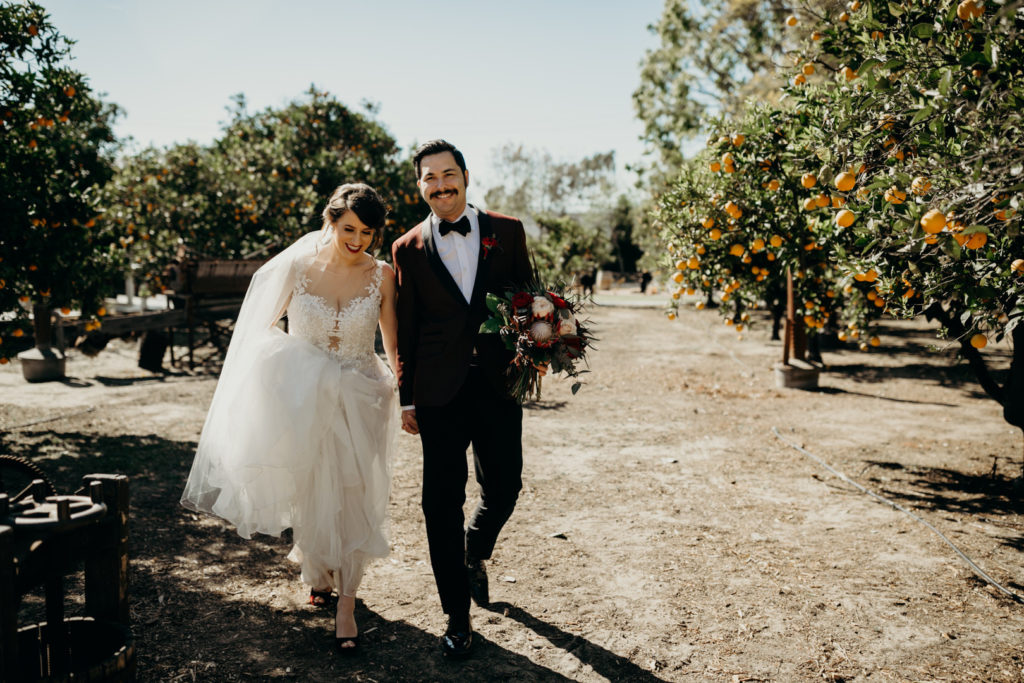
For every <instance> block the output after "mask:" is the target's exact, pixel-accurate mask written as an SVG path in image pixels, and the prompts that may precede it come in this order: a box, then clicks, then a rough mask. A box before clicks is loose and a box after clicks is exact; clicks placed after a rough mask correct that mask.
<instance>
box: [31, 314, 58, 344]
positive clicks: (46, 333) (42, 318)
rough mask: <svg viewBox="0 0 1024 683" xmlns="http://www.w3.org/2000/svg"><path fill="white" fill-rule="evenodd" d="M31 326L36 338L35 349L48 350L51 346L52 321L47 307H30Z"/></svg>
mask: <svg viewBox="0 0 1024 683" xmlns="http://www.w3.org/2000/svg"><path fill="white" fill-rule="evenodd" d="M32 317H33V321H32V326H33V330H34V334H35V338H36V348H37V349H49V348H50V347H51V346H53V320H52V315H51V313H50V308H49V307H48V306H43V305H40V304H35V305H34V306H32Z"/></svg>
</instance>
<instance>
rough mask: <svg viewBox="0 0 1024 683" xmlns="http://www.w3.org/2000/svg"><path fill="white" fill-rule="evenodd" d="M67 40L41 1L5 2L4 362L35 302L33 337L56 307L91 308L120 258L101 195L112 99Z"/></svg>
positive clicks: (0, 227)
mask: <svg viewBox="0 0 1024 683" xmlns="http://www.w3.org/2000/svg"><path fill="white" fill-rule="evenodd" d="M70 46H71V42H70V41H69V40H67V39H66V38H64V37H63V36H62V35H61V34H60V33H59V32H58V31H57V29H56V28H55V27H54V26H53V24H51V23H50V21H49V18H48V16H47V14H46V12H45V10H44V9H43V8H42V7H41V6H39V5H37V4H35V3H32V2H25V3H18V4H8V3H4V4H3V5H0V138H2V144H0V216H3V219H2V220H0V312H2V313H3V314H4V316H5V319H7V320H8V323H7V324H6V325H5V326H4V335H3V336H6V337H7V339H0V363H6V362H7V359H8V357H10V355H12V354H13V353H14V352H15V351H16V350H17V347H18V346H19V342H18V340H17V337H23V336H24V335H25V333H26V331H27V330H28V329H29V324H28V317H29V311H34V318H35V328H36V329H35V333H36V339H37V343H45V341H46V340H47V339H48V337H49V320H50V311H51V310H52V309H53V308H67V307H70V306H72V305H75V306H79V307H80V308H81V309H82V312H83V314H84V315H86V316H92V317H95V315H96V314H97V313H98V312H100V301H101V300H102V296H103V295H104V294H105V293H106V291H107V290H108V288H109V285H110V283H111V281H112V280H111V276H112V274H113V273H115V272H117V270H118V268H119V267H120V260H121V255H122V254H121V250H120V248H119V246H118V245H117V243H116V239H115V236H114V234H113V232H112V231H111V229H110V226H109V224H108V223H106V222H105V221H104V220H103V217H102V215H101V214H102V212H101V210H100V208H99V205H98V200H97V189H98V187H99V186H102V185H103V183H105V182H106V181H107V180H108V179H109V178H110V176H111V174H112V155H113V153H114V136H113V134H112V132H111V125H112V121H113V119H114V117H115V116H116V109H115V108H114V107H113V106H111V105H107V104H104V103H102V102H101V101H99V100H98V99H96V98H95V97H93V96H92V92H91V90H90V88H89V85H88V83H87V82H86V79H85V77H84V76H83V75H82V74H81V73H78V72H77V71H75V70H73V69H71V68H70V67H69V66H68V65H67V60H68V59H69V57H70Z"/></svg>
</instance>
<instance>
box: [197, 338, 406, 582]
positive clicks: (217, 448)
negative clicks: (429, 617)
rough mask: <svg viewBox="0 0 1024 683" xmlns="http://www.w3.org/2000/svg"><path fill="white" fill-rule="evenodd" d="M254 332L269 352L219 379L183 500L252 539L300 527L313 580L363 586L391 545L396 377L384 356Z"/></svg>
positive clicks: (298, 551)
mask: <svg viewBox="0 0 1024 683" xmlns="http://www.w3.org/2000/svg"><path fill="white" fill-rule="evenodd" d="M253 343H256V344H259V346H260V348H259V349H258V352H259V357H260V358H261V359H262V360H261V361H260V362H259V363H257V364H256V365H255V366H254V367H253V369H252V371H251V372H249V373H247V376H246V377H245V378H244V379H243V380H242V381H240V382H237V386H233V387H230V389H227V388H226V389H225V391H226V392H227V391H230V394H229V395H221V394H222V393H224V392H221V387H218V392H217V394H216V395H215V396H214V401H213V404H212V405H211V408H210V415H209V416H208V418H207V422H206V425H205V426H204V428H203V434H202V436H201V438H200V441H199V448H198V450H197V453H196V458H195V462H194V463H193V465H192V471H191V473H190V475H189V480H188V483H187V484H186V487H185V492H184V494H183V496H182V504H183V505H185V506H186V507H188V508H190V509H193V510H198V511H203V512H209V513H212V514H215V515H217V516H218V517H221V518H223V519H225V520H227V521H229V522H231V523H232V524H234V525H235V526H236V527H237V529H238V533H239V534H240V535H241V536H243V537H245V538H250V537H251V536H252V534H254V533H262V534H269V535H273V536H277V535H280V533H281V532H282V531H283V530H284V529H287V528H289V527H290V528H291V529H292V530H293V538H294V542H295V547H294V548H293V549H292V551H291V553H290V554H289V558H290V559H292V560H294V561H296V562H299V563H300V564H301V566H302V579H303V581H304V582H306V583H308V584H310V585H311V586H313V587H314V588H318V589H324V588H327V587H333V588H334V589H335V590H337V591H338V592H339V593H344V594H346V595H354V594H355V591H356V588H358V586H359V583H360V581H361V579H362V576H363V571H364V570H365V568H366V565H367V563H368V562H369V561H370V560H371V559H373V558H378V557H384V556H385V555H387V553H388V547H389V546H388V537H387V528H386V524H387V508H388V498H389V495H390V487H391V459H392V456H393V451H394V448H395V439H396V436H397V433H398V426H399V413H398V403H397V393H396V391H395V383H394V378H393V376H392V375H391V372H390V370H388V368H387V366H386V365H385V364H384V363H383V362H381V360H380V359H379V358H377V357H376V356H372V358H371V359H370V361H369V363H370V364H369V366H368V365H367V363H366V362H364V363H360V364H358V365H345V364H343V363H342V362H339V360H338V359H337V358H335V357H333V356H331V355H329V354H327V353H325V352H324V351H322V350H320V349H318V348H317V347H315V346H313V345H312V344H310V343H308V342H306V341H304V340H301V339H298V338H296V337H293V336H289V335H286V334H284V333H283V332H280V331H279V330H276V329H274V330H271V331H270V332H269V333H268V334H266V335H260V336H259V338H258V339H257V340H253Z"/></svg>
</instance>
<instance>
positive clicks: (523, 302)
mask: <svg viewBox="0 0 1024 683" xmlns="http://www.w3.org/2000/svg"><path fill="white" fill-rule="evenodd" d="M532 303H533V297H532V296H530V295H529V294H527V293H526V292H516V293H515V294H513V295H512V306H513V307H514V308H524V307H526V306H529V305H530V304H532Z"/></svg>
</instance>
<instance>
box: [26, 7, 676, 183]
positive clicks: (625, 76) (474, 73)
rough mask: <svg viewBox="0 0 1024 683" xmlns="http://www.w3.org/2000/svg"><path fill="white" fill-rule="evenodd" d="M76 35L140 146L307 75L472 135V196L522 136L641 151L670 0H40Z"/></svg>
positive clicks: (188, 136) (297, 83) (383, 115)
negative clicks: (637, 108)
mask: <svg viewBox="0 0 1024 683" xmlns="http://www.w3.org/2000/svg"><path fill="white" fill-rule="evenodd" d="M41 4H42V5H43V6H44V7H45V8H46V9H47V10H48V11H49V13H50V15H51V20H52V21H53V23H54V24H55V25H56V27H57V28H58V30H59V31H60V32H61V33H63V34H64V35H66V36H67V37H69V38H71V39H73V40H75V41H76V44H75V46H74V47H73V48H72V54H73V56H74V60H73V62H72V65H73V66H74V67H75V68H76V69H77V70H79V71H81V72H83V73H85V74H86V75H87V76H88V77H89V79H90V82H91V85H92V87H93V89H94V90H95V91H97V92H99V93H105V95H104V99H105V100H107V101H110V102H114V103H116V104H117V105H119V106H120V107H122V108H123V110H124V112H125V113H124V116H122V118H121V119H120V120H119V121H118V123H117V126H116V128H115V132H116V133H117V134H118V136H119V137H127V136H131V137H132V138H133V139H134V141H135V144H136V145H137V146H147V145H155V146H159V147H164V146H169V145H173V144H175V143H179V142H185V141H187V140H194V141H196V142H199V143H202V144H205V143H209V142H211V141H212V140H214V139H215V138H216V137H218V135H219V133H220V130H221V125H222V123H223V122H224V121H226V120H227V109H226V108H227V107H228V105H229V104H230V98H231V97H232V96H233V95H235V94H237V93H244V95H245V96H246V99H247V101H248V105H249V109H250V111H256V110H259V109H263V108H265V107H268V106H270V107H279V106H283V105H284V104H286V103H287V102H289V101H291V100H294V99H298V98H301V97H303V93H304V92H305V91H306V90H307V89H308V88H309V86H310V84H315V85H316V87H317V89H319V90H326V91H328V92H330V93H331V94H333V95H334V96H336V97H337V98H338V99H339V100H340V101H341V102H343V103H344V104H345V105H346V106H349V107H352V108H356V109H358V108H359V107H360V105H361V104H362V103H363V102H365V101H369V102H373V103H376V104H377V105H378V106H379V111H378V112H377V114H376V118H377V119H378V120H379V121H380V122H381V123H382V124H383V125H384V126H385V127H386V128H387V129H388V130H389V131H390V133H391V134H392V136H393V137H394V138H395V140H396V141H397V142H398V144H399V145H400V146H401V147H402V148H403V149H405V150H411V148H412V146H413V145H414V144H415V143H417V142H424V141H426V140H429V139H432V138H445V139H447V140H449V141H451V142H452V143H454V144H455V145H456V146H457V147H459V149H461V150H462V152H463V153H464V155H465V157H466V163H467V166H468V167H469V171H470V179H471V186H470V192H469V198H470V199H471V200H473V199H474V189H475V191H476V193H477V194H478V198H479V196H480V195H482V192H483V189H486V188H488V187H491V186H493V185H497V184H500V183H501V178H500V169H498V168H494V167H493V166H492V164H491V161H492V159H493V158H494V151H495V150H496V149H498V148H499V147H501V146H503V145H505V144H507V143H512V144H516V145H524V146H525V147H528V148H533V149H537V150H545V151H547V152H549V153H550V154H551V155H552V157H554V158H555V159H556V160H559V161H576V160H579V159H582V158H583V157H585V156H589V155H591V154H594V153H598V152H606V151H608V150H615V152H616V161H617V162H618V164H619V166H620V172H619V176H618V179H619V182H620V186H622V187H626V186H628V185H629V184H631V183H632V180H633V178H632V177H631V176H630V174H628V173H626V172H625V171H624V170H621V169H623V167H624V165H625V164H627V163H636V162H639V161H641V159H642V156H643V150H644V147H643V144H642V143H641V142H640V140H639V136H640V134H641V132H642V127H641V125H640V123H639V121H637V120H636V118H635V114H634V110H633V103H632V97H631V96H632V93H633V91H634V90H635V89H636V87H637V85H638V84H639V74H640V62H641V60H642V59H643V55H644V52H645V50H646V49H649V48H652V47H654V46H655V37H654V36H652V35H651V34H650V32H649V31H648V30H647V26H648V25H649V24H652V23H655V22H656V21H657V20H658V18H659V16H660V14H661V9H662V6H663V0H632V1H631V2H628V3H626V2H622V1H621V0H618V1H616V2H612V1H611V0H519V1H518V2H503V3H496V2H487V1H486V0H476V1H475V2H470V1H466V0H445V1H441V0H433V1H429V0H361V2H353V1H351V0H335V1H334V2H329V1H326V0H246V1H244V2H241V1H238V0H205V1H202V2H200V1H198V0H174V1H173V2H167V1H166V0H164V1H162V2H156V1H154V0H52V1H47V0H42V1H41Z"/></svg>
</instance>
